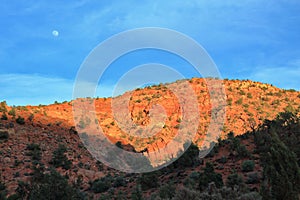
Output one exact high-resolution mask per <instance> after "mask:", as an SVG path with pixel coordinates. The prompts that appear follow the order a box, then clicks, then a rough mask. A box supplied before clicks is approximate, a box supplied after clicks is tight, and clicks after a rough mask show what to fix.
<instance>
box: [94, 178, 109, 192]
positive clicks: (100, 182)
mask: <svg viewBox="0 0 300 200" xmlns="http://www.w3.org/2000/svg"><path fill="white" fill-rule="evenodd" d="M110 187H111V181H110V180H107V177H103V178H101V179H97V180H95V181H94V182H93V183H92V186H91V190H92V191H93V192H95V193H102V192H106V191H107V190H108V189H109V188H110Z"/></svg>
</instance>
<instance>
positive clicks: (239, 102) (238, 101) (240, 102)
mask: <svg viewBox="0 0 300 200" xmlns="http://www.w3.org/2000/svg"><path fill="white" fill-rule="evenodd" d="M235 103H236V104H237V105H242V103H243V98H239V99H238V100H236V102H235Z"/></svg>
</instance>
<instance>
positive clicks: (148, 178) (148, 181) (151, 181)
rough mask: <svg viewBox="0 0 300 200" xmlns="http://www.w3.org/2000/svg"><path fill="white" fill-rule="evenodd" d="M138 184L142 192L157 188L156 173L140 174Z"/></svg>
mask: <svg viewBox="0 0 300 200" xmlns="http://www.w3.org/2000/svg"><path fill="white" fill-rule="evenodd" d="M138 183H139V184H140V185H141V189H142V190H143V191H145V190H148V189H151V188H157V187H158V186H159V183H158V172H150V173H144V174H142V175H141V176H140V177H139V179H138Z"/></svg>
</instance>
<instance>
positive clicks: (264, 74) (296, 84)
mask: <svg viewBox="0 0 300 200" xmlns="http://www.w3.org/2000/svg"><path fill="white" fill-rule="evenodd" d="M249 78H250V79H252V80H255V81H260V82H264V83H270V84H273V85H275V86H277V87H280V88H285V89H296V90H299V91H300V60H295V61H291V62H289V63H287V64H286V65H285V66H273V67H271V66H260V67H256V68H255V70H254V72H253V73H252V74H251V75H250V76H249Z"/></svg>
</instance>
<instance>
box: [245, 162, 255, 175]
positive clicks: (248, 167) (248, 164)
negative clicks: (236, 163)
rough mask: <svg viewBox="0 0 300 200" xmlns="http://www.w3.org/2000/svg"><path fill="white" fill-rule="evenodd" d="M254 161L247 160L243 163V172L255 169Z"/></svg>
mask: <svg viewBox="0 0 300 200" xmlns="http://www.w3.org/2000/svg"><path fill="white" fill-rule="evenodd" d="M254 165H255V163H254V161H253V160H245V161H244V162H243V163H242V171H243V172H251V171H253V170H254Z"/></svg>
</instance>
